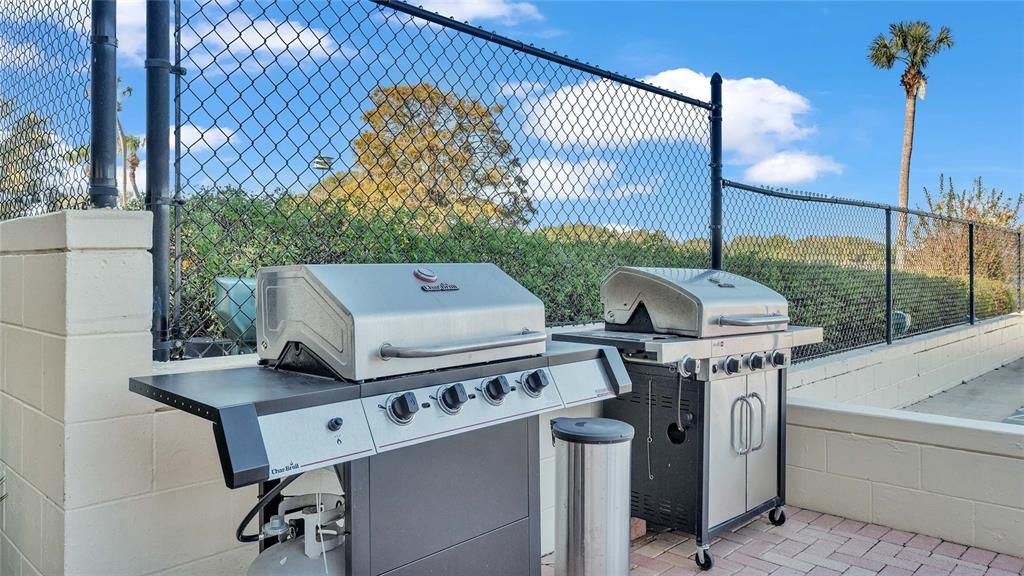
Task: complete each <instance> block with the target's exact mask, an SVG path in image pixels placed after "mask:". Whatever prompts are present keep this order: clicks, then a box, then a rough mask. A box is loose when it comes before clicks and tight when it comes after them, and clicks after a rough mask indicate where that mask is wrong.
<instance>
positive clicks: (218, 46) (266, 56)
mask: <svg viewBox="0 0 1024 576" xmlns="http://www.w3.org/2000/svg"><path fill="white" fill-rule="evenodd" d="M182 45H183V46H184V48H185V50H186V51H188V59H189V60H190V62H191V64H192V65H194V66H196V67H200V68H205V67H206V66H208V65H210V64H211V63H212V62H213V61H214V60H215V59H230V60H233V61H237V62H241V63H242V64H243V65H245V66H251V65H255V66H257V67H264V68H265V67H267V66H269V65H271V64H275V63H276V64H283V65H291V66H294V65H296V64H299V63H301V62H311V61H322V60H327V59H329V58H331V57H333V56H342V57H345V58H351V57H353V56H355V55H356V54H357V51H356V50H355V49H353V48H350V47H348V46H343V45H339V44H338V43H337V42H336V41H335V40H334V38H333V37H332V36H331V33H330V31H329V30H326V29H323V28H316V27H312V26H304V25H302V24H298V23H296V22H292V21H290V20H284V21H278V20H273V19H269V18H268V19H253V18H252V17H251V16H249V15H248V14H246V13H245V12H243V11H241V10H235V11H233V12H231V14H230V15H229V16H227V17H226V18H224V19H223V20H222V21H219V22H217V23H216V25H215V26H214V25H213V24H209V23H204V24H201V25H198V26H196V27H195V28H193V29H191V30H188V31H186V32H184V33H183V34H182Z"/></svg>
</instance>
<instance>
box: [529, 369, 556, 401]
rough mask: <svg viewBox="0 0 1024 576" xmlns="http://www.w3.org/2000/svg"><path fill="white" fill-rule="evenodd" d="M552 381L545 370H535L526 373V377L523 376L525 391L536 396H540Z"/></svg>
mask: <svg viewBox="0 0 1024 576" xmlns="http://www.w3.org/2000/svg"><path fill="white" fill-rule="evenodd" d="M550 383H551V380H550V379H548V375H547V373H546V372H544V371H543V370H534V371H533V372H530V373H528V374H526V377H524V378H523V382H522V384H523V391H524V392H526V393H527V394H529V395H530V396H533V397H534V398H536V397H537V396H540V393H541V392H543V391H544V389H545V388H547V387H548V384H550Z"/></svg>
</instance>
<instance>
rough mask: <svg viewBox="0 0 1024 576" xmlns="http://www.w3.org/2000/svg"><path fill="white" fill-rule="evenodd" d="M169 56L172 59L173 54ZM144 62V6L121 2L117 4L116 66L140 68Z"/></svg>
mask: <svg viewBox="0 0 1024 576" xmlns="http://www.w3.org/2000/svg"><path fill="white" fill-rule="evenodd" d="M172 38H173V32H172ZM170 54H171V57H172V58H173V55H174V53H173V52H170ZM145 62H146V4H145V3H144V2H126V1H124V0H122V1H121V2H118V3H117V64H118V65H119V66H122V65H126V66H142V65H143V64H145Z"/></svg>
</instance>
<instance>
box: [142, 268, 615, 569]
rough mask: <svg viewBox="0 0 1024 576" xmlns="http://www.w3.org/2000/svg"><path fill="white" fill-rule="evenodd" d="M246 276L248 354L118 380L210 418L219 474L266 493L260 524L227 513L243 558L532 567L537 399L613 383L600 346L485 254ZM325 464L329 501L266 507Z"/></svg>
mask: <svg viewBox="0 0 1024 576" xmlns="http://www.w3.org/2000/svg"><path fill="white" fill-rule="evenodd" d="M256 294H257V314H256V315H257V318H256V331H257V339H256V340H257V350H258V354H259V357H260V364H261V365H262V366H253V367H251V368H240V369H234V370H221V371H210V372H195V373H186V374H170V375H160V376H150V377H141V378H133V379H132V380H131V384H130V388H131V390H133V391H135V392H137V393H139V394H143V395H145V396H148V397H150V398H153V399H155V400H157V401H160V402H162V403H164V404H167V405H169V406H173V407H175V408H179V409H181V410H184V411H186V412H189V413H191V414H194V415H196V416H198V417H201V418H204V419H206V420H209V421H211V422H212V423H213V431H214V437H215V441H216V444H217V448H218V452H219V454H220V459H221V465H222V468H223V472H224V478H225V482H226V484H227V485H228V487H230V488H237V487H240V486H245V485H249V484H256V483H259V484H260V485H261V491H263V492H265V493H266V494H267V496H265V497H264V498H263V499H261V502H260V504H259V505H258V506H257V509H259V510H261V511H262V512H263V517H262V519H261V524H262V526H263V527H262V529H261V531H260V534H259V536H252V537H248V536H244V535H241V528H240V529H239V534H240V539H248V540H253V539H258V540H260V541H261V548H266V550H265V551H263V553H261V554H260V556H259V557H258V558H257V560H256V561H255V562H254V564H253V566H252V567H251V568H250V575H253V576H255V575H257V574H259V575H261V576H263V575H274V574H289V575H290V576H297V575H298V576H301V575H302V574H305V573H306V572H304V570H306V568H304V567H308V573H310V574H314V573H319V574H322V573H323V568H324V566H325V562H326V563H327V564H329V565H330V567H331V569H330V573H331V574H349V575H373V576H379V575H383V574H387V575H388V576H416V575H426V574H450V575H452V576H478V575H479V574H488V575H493V576H523V575H527V574H529V575H532V576H538V575H539V574H540V528H539V526H540V525H539V522H540V501H539V493H540V490H539V482H540V480H539V473H538V466H539V457H538V449H539V432H538V418H537V415H539V414H541V413H544V412H548V411H551V410H557V409H562V408H566V407H571V406H577V405H582V404H587V403H591V402H597V401H600V400H604V399H608V398H612V397H615V396H616V395H619V394H623V393H628V392H629V391H630V389H631V384H630V379H629V376H628V374H627V373H626V370H625V367H624V365H623V363H622V360H621V358H620V355H619V354H618V352H617V350H616V349H615V348H613V347H608V346H603V345H595V344H587V343H572V342H548V341H547V340H546V334H545V331H544V306H543V304H542V303H541V302H540V300H538V299H537V298H536V297H535V296H533V295H532V294H531V293H530V292H529V291H527V290H526V289H525V288H523V287H522V286H520V285H519V284H518V283H516V282H515V281H514V280H513V279H512V278H510V277H509V276H507V275H506V274H505V273H504V272H502V271H501V270H500V269H498V268H497V267H495V266H493V265H489V264H429V265H403V264H391V265H321V266H314V265H308V266H288V267H272V268H264V269H262V270H260V271H259V274H258V275H257V283H256ZM330 466H333V467H334V471H335V473H336V474H337V475H338V479H339V481H340V483H341V486H342V492H343V494H342V495H341V497H342V503H341V505H340V506H338V507H336V508H334V509H331V510H326V509H321V508H320V504H315V507H316V510H314V511H312V512H311V511H310V510H311V508H310V502H311V500H310V499H309V497H308V496H306V497H301V498H300V499H299V500H296V502H298V504H296V506H298V507H299V508H302V509H303V518H301V522H300V521H299V520H294V519H293V520H288V519H287V518H284V516H283V515H282V514H278V515H276V516H270V515H269V514H268V513H269V512H270V511H274V510H287V509H289V505H288V503H287V501H288V498H293V497H287V498H285V502H284V503H281V501H280V500H281V498H280V492H281V488H280V487H281V486H282V485H285V486H286V485H287V483H289V482H290V481H291V480H292V479H294V478H295V477H296V475H298V474H301V473H304V472H309V471H312V470H317V469H320V468H324V467H330ZM278 480H280V481H281V483H280V484H277V485H276V486H277V487H275V482H276V481H278ZM275 490H276V491H277V492H276V493H275ZM257 509H254V511H255V510H257ZM322 518H330V519H332V520H331V522H335V520H333V519H334V518H337V521H336V524H337V526H335V529H334V531H335V532H338V533H339V534H340V535H339V536H337V537H335V538H334V539H333V540H331V542H330V545H329V546H323V547H321V540H326V539H327V538H326V537H325V536H324V534H329V533H330V532H329V530H330V528H328V527H327V526H323V525H318V524H317V522H316V521H314V520H319V519H322ZM247 520H248V519H247ZM287 522H291V524H290V525H289V524H287ZM245 523H247V522H243V524H245ZM289 526H290V528H289ZM303 526H304V527H305V528H302V527H303ZM296 530H297V531H298V532H297V533H298V534H302V532H303V530H306V531H307V533H308V532H309V530H313V531H314V532H316V535H317V537H318V538H320V539H321V540H317V541H315V543H314V544H312V545H311V544H310V541H309V540H308V538H307V539H306V541H305V542H303V539H302V538H289V534H294V533H296ZM268 544H273V545H270V546H268ZM321 553H322V554H323V555H324V558H319V557H316V555H317V554H321ZM282 558H285V559H287V563H286V562H285V561H284V560H282ZM285 566H287V567H286V568H285Z"/></svg>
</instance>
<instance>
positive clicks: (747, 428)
mask: <svg viewBox="0 0 1024 576" xmlns="http://www.w3.org/2000/svg"><path fill="white" fill-rule="evenodd" d="M601 301H602V303H603V304H604V318H605V326H604V329H602V330H589V331H583V332H569V333H559V334H555V335H553V338H554V339H556V340H565V341H572V342H580V343H588V344H600V345H609V346H615V347H616V348H617V349H618V350H619V352H620V353H621V354H622V357H623V359H624V360H625V361H626V369H627V372H628V373H629V375H630V378H631V380H632V382H633V389H632V390H631V391H630V392H628V393H624V394H621V395H619V396H618V397H616V398H615V399H612V400H608V401H607V402H605V403H604V404H603V405H602V411H603V415H604V416H607V417H609V418H615V419H618V420H623V421H625V422H628V423H630V424H632V425H633V427H634V428H636V429H637V431H638V434H637V436H636V438H634V440H633V444H632V452H631V461H632V470H631V474H630V476H631V480H630V485H631V497H632V514H633V515H634V516H637V517H640V518H644V519H646V520H648V521H651V522H654V523H657V524H661V525H667V526H670V527H673V528H677V529H680V530H685V531H687V532H691V533H693V534H695V535H696V537H697V543H698V554H697V563H698V565H700V567H701V568H703V569H710V568H711V566H712V564H713V560H712V557H711V554H710V551H709V543H710V541H711V539H712V538H714V536H715V535H716V534H718V533H720V532H722V531H725V530H729V529H732V528H734V527H736V526H737V525H739V524H741V523H743V522H746V521H748V520H749V519H751V518H753V517H754V516H756V515H759V514H762V513H764V512H769V519H770V520H771V521H772V522H774V523H778V524H781V523H782V522H785V514H784V513H783V511H782V508H781V507H782V505H783V504H784V503H785V446H786V442H785V433H786V418H785V403H786V369H787V367H788V366H789V364H790V363H791V361H792V349H793V348H794V347H796V346H802V345H807V344H814V343H817V342H820V341H821V339H822V331H821V329H820V328H805V327H798V326H791V325H790V324H789V318H788V304H787V302H786V299H785V298H784V297H783V296H782V295H780V294H778V293H777V292H775V291H773V290H771V289H770V288H768V287H766V286H764V285H762V284H758V283H757V282H754V281H752V280H749V279H747V278H744V277H742V276H737V275H735V274H729V273H726V272H722V271H718V270H690V269H669V268H630V267H621V268H616V269H615V270H613V271H612V272H611V273H610V274H609V275H608V276H607V277H606V278H605V281H604V283H603V285H602V286H601ZM640 431H646V434H643V433H640Z"/></svg>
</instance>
